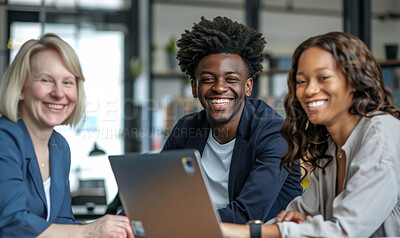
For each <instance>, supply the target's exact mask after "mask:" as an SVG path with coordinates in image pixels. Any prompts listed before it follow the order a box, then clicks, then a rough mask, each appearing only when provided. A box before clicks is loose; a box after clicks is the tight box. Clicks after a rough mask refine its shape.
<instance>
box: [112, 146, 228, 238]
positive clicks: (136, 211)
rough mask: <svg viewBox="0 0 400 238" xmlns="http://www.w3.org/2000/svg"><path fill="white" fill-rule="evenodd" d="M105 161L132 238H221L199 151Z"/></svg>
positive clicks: (122, 156)
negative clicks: (130, 225) (129, 224)
mask: <svg viewBox="0 0 400 238" xmlns="http://www.w3.org/2000/svg"><path fill="white" fill-rule="evenodd" d="M109 159H110V163H111V167H112V170H113V172H114V176H115V179H116V181H117V184H118V189H119V196H120V199H121V202H122V206H123V207H124V210H125V213H126V215H127V216H128V217H129V219H130V221H131V224H132V229H133V231H134V234H135V236H136V237H148V238H160V237H162V238H168V237H194V238H196V237H199V238H200V237H201V238H204V237H213V238H214V237H215V238H218V237H223V235H222V233H221V230H220V226H219V222H220V218H219V214H218V212H217V211H216V209H215V208H214V206H213V204H212V202H211V199H210V196H209V193H208V187H209V185H208V181H207V179H206V178H205V177H204V176H203V173H204V172H203V171H202V169H201V166H200V163H199V162H200V161H199V160H200V154H199V152H198V151H197V150H171V151H164V152H161V153H158V154H139V153H132V154H126V155H118V156H109Z"/></svg>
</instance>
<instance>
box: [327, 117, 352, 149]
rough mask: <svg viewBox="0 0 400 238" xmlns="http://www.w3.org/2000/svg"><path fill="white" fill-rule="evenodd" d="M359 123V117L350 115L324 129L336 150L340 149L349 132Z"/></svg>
mask: <svg viewBox="0 0 400 238" xmlns="http://www.w3.org/2000/svg"><path fill="white" fill-rule="evenodd" d="M358 121H359V116H357V115H350V116H349V117H346V118H344V119H341V120H340V122H338V123H336V124H334V125H328V126H326V129H327V130H328V132H329V135H330V136H331V138H332V140H333V141H334V142H335V144H336V146H337V147H338V148H342V146H343V145H344V144H345V143H346V141H347V139H348V138H349V136H350V134H351V132H352V131H353V130H354V128H355V127H356V125H357V123H358Z"/></svg>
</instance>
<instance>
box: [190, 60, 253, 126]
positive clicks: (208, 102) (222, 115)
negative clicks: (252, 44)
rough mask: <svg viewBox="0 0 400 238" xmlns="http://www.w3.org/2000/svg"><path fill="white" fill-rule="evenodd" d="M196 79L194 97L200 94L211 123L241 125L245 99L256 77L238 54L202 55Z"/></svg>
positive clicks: (193, 90) (193, 86) (249, 93)
mask: <svg viewBox="0 0 400 238" xmlns="http://www.w3.org/2000/svg"><path fill="white" fill-rule="evenodd" d="M195 76H196V80H192V93H193V97H195V98H196V97H198V98H199V100H200V102H201V105H202V106H203V108H204V109H205V111H206V113H207V118H208V121H209V122H210V125H211V126H212V127H213V126H221V125H227V124H234V123H237V124H239V121H240V117H241V115H242V111H243V107H244V103H245V98H246V96H250V95H251V90H252V87H253V80H252V79H251V78H248V69H247V66H246V64H245V63H244V62H243V60H242V57H240V56H239V55H237V54H225V53H222V54H213V55H208V56H205V57H204V58H202V59H201V60H200V62H199V64H198V66H197V69H196V73H195Z"/></svg>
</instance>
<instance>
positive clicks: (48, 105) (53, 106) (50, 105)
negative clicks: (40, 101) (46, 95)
mask: <svg viewBox="0 0 400 238" xmlns="http://www.w3.org/2000/svg"><path fill="white" fill-rule="evenodd" d="M46 106H47V107H48V108H51V109H62V108H63V107H64V106H63V105H56V104H46Z"/></svg>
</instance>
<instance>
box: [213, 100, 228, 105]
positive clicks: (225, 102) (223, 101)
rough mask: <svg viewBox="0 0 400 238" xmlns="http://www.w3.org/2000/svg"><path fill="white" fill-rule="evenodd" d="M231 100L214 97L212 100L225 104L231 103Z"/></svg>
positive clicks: (214, 102) (215, 102)
mask: <svg viewBox="0 0 400 238" xmlns="http://www.w3.org/2000/svg"><path fill="white" fill-rule="evenodd" d="M230 101H231V100H229V99H213V100H211V103H212V104H217V105H223V104H227V103H229V102H230Z"/></svg>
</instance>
